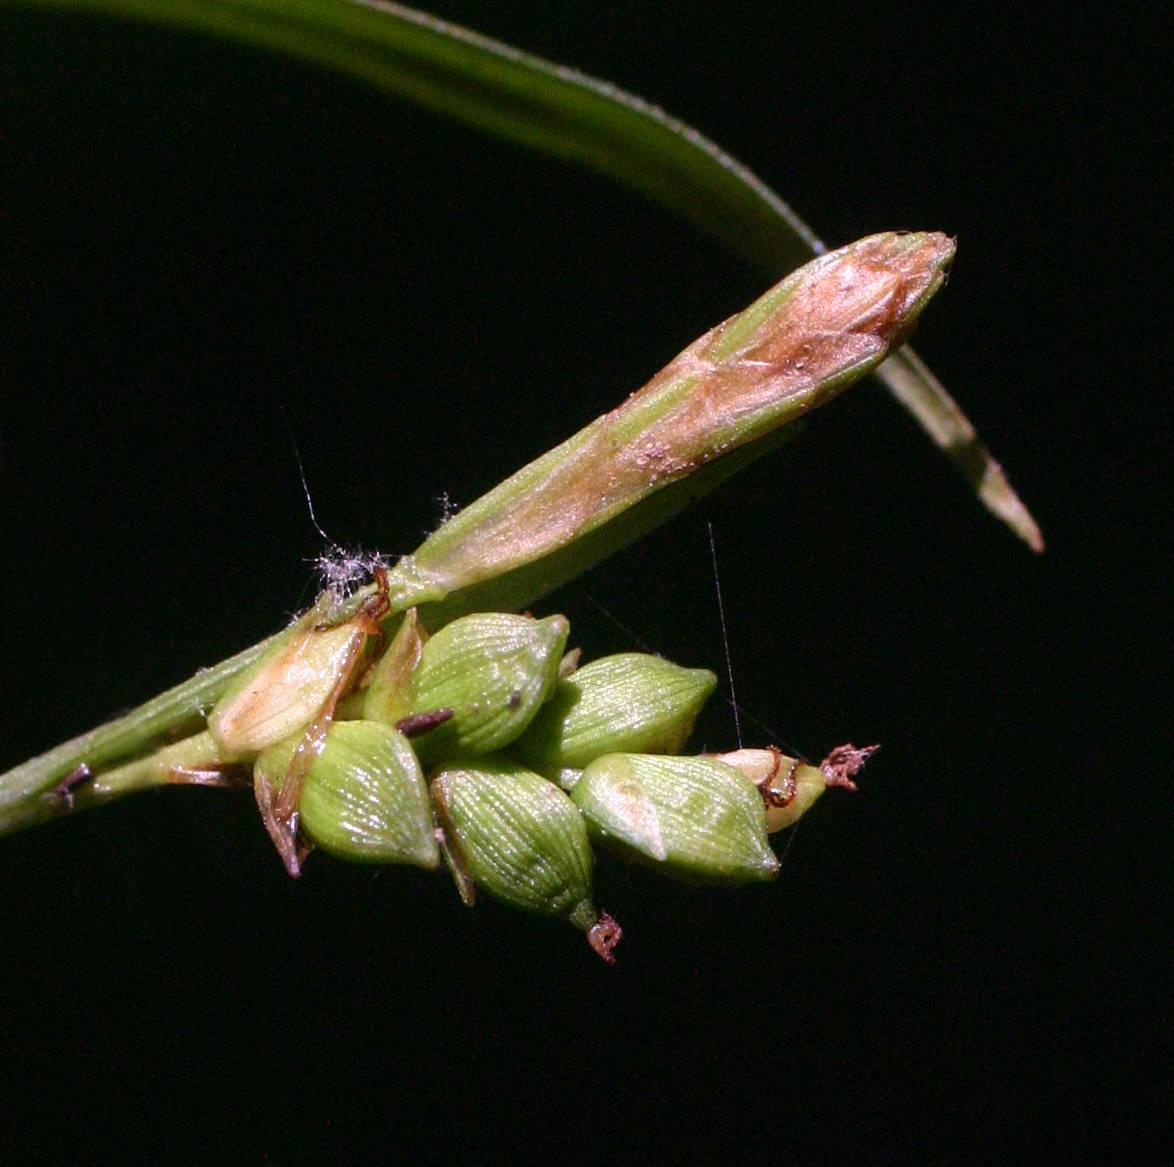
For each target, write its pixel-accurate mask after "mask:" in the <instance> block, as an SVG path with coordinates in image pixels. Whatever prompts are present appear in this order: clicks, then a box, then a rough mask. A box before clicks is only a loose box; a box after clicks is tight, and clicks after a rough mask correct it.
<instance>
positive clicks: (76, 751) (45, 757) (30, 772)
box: [0, 633, 282, 834]
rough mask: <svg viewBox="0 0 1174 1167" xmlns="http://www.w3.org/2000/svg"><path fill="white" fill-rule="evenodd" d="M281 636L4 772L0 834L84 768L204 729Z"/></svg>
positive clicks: (92, 768) (0, 780) (91, 769)
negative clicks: (21, 810)
mask: <svg viewBox="0 0 1174 1167" xmlns="http://www.w3.org/2000/svg"><path fill="white" fill-rule="evenodd" d="M277 635H278V636H280V635H282V634H281V633H278V634H277ZM276 640H277V636H271V637H268V638H267V639H266V640H262V641H261V642H260V643H259V644H254V645H253V646H252V647H251V648H246V649H245V650H244V651H243V652H238V653H237V654H236V656H233V657H229V658H228V660H225V661H221V662H220V664H218V665H214V666H213V667H212V668H210V669H204V670H203V671H201V672H199V673H197V674H196V675H195V676H194V677H192V678H191V679H190V680H187V681H184V682H183V684H181V685H176V686H175V688H174V689H168V690H167V692H165V693H161V694H160V695H159V696H158V697H153V698H152V699H151V700H150V701H147V702H146V703H145V704H143V705H140V706H139V707H138V708H137V709H132V710H131V711H130V712H129V713H126V714H124V715H123V716H122V717H119V718H116V719H115V720H114V721H109V722H107V723H106V724H105V725H101V726H99V727H98V728H97V729H92V730H90V731H89V732H88V733H83V734H81V735H79V736H78V737H75V738H71V739H70V740H69V741H67V742H62V743H61V745H59V746H56V747H54V748H53V749H51V750H49V751H48V752H47V753H44V754H41V755H40V756H39V757H36V758H33V759H31V760H30V761H28V762H25V763H23V764H22V765H20V766H17V767H15V768H14V769H12V770H9V771H8V772H7V773H6V774H2V775H0V834H3V833H5V832H6V831H8V830H9V829H15V828H14V827H10V825H9V824H10V822H11V821H12V820H11V819H10V817H9V816H10V813H16V812H13V811H11V808H13V807H16V806H17V805H18V804H19V803H21V802H22V801H24V800H27V799H30V798H36V797H38V796H39V795H42V794H45V793H47V792H50V791H52V790H53V788H54V787H56V786H58V785H59V784H60V783H62V782H64V781H65V780H66V779H68V778H69V777H70V775H72V774H74V773H75V772H76V771H78V769H79V768H80V767H85V769H86V770H87V771H88V772H89V773H90V774H96V773H98V772H99V771H100V770H101V769H102V768H103V767H106V766H109V765H111V764H112V763H114V762H118V761H121V760H122V759H124V758H128V757H131V756H133V755H135V754H141V753H143V752H144V751H146V750H148V749H150V748H151V747H152V746H155V745H157V744H158V742H159V741H160V740H161V739H162V738H165V737H174V736H176V735H178V734H182V733H190V732H191V731H193V730H195V729H199V728H200V727H201V726H202V725H203V724H204V721H205V719H206V718H207V716H208V712H209V711H210V710H211V708H212V706H213V705H215V704H216V702H217V701H218V700H219V699H220V697H221V696H222V694H223V693H224V692H225V690H226V689H227V688H228V687H229V685H230V684H231V683H232V682H233V681H234V680H235V679H236V678H237V677H239V676H240V675H241V673H243V672H244V671H245V670H246V669H248V668H250V667H251V666H252V665H254V664H255V663H256V662H257V661H258V660H260V659H261V657H262V656H264V655H265V653H266V652H268V650H269V649H270V648H271V647H272V645H273V643H274V642H275V641H276ZM50 817H51V816H50Z"/></svg>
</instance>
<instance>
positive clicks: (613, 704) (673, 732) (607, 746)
mask: <svg viewBox="0 0 1174 1167" xmlns="http://www.w3.org/2000/svg"><path fill="white" fill-rule="evenodd" d="M716 684H717V678H716V677H715V676H714V675H713V673H711V672H709V670H708V669H686V668H682V667H681V666H680V665H675V664H673V663H672V662H671V661H667V660H662V659H661V658H660V657H658V656H652V655H650V654H648V653H641V652H626V653H620V654H619V655H617V656H605V657H602V658H601V659H600V660H596V661H592V662H591V663H590V664H588V665H584V666H583V667H582V668H581V669H576V670H575V671H574V672H573V673H571V674H570V675H569V676H567V677H565V678H564V679H563V680H561V681H559V683H558V686H557V687H556V689H555V691H554V696H553V697H552V698H551V699H550V701H548V702H547V703H546V705H544V706H543V707H542V709H540V710H539V711H538V715H537V716H536V717H535V718H534V720H533V721H532V722H531V723H530V728H529V729H527V730H526V732H525V734H523V735H522V738H521V740H520V741H519V742H518V749H519V751H520V752H521V753H522V755H523V757H525V759H526V760H527V761H528V762H529V763H530V764H531V765H532V766H534V767H536V768H537V769H539V770H541V771H542V772H543V773H546V774H548V775H551V776H552V777H553V776H554V774H555V773H557V772H558V771H561V770H564V769H567V768H574V769H581V768H582V767H584V766H586V765H587V764H588V763H589V762H592V761H594V760H595V759H596V758H599V757H602V756H603V755H604V754H616V753H641V754H650V753H655V754H674V753H676V752H677V751H678V750H679V749H680V748H681V747H682V746H683V745H684V744H685V741H686V740H687V739H688V737H689V734H690V733H692V732H693V722H694V721H695V720H696V718H697V714H698V713H699V712H700V710H701V707H702V705H704V704H705V702H706V700H707V699H708V698H709V695H710V694H711V693H712V692H713V690H714V686H715V685H716Z"/></svg>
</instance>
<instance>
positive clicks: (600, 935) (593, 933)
mask: <svg viewBox="0 0 1174 1167" xmlns="http://www.w3.org/2000/svg"><path fill="white" fill-rule="evenodd" d="M623 938H624V930H623V929H622V928H621V927H620V926H619V924H617V923H616V922H615V920H613V919H612V917H611V916H609V915H608V914H607V913H606V912H600V913H599V919H598V920H596V921H595V923H594V924H592V925H591V927H590V929H588V932H587V943H588V944H590V945H591V947H592V948H594V949H595V951H596V952H598V953H599V955H600V956H601V957H602V958H603V959H604V960H605V961H606V962H607V963H608V964H615V962H616V958H615V956H614V955H613V951H614V949H615V946H616V945H617V944H619V942H620V941H621V940H622V939H623Z"/></svg>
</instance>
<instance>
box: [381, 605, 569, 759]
mask: <svg viewBox="0 0 1174 1167" xmlns="http://www.w3.org/2000/svg"><path fill="white" fill-rule="evenodd" d="M569 632H570V625H569V624H568V623H567V620H566V617H564V616H550V617H547V619H545V620H535V619H532V618H531V617H529V616H514V615H510V614H509V613H505V612H482V613H479V614H477V615H475V616H465V617H463V618H462V619H459V620H454V621H453V622H452V623H451V624H447V625H445V627H444V628H442V629H441V630H440V631H439V632H437V633H436V635H435V636H433V637H431V638H430V639H428V640H427V641H426V642H425V643H424V645H423V648H422V650H421V651H420V654H419V660H418V661H417V663H416V665H415V667H414V668H412V669H411V670H410V671H407V672H405V673H404V674H403V676H402V679H401V682H400V685H399V692H398V694H397V698H396V699H394V700H389V701H387V702H386V703H385V705H384V715H385V716H386V717H388V718H389V719H391V720H392V721H393V722H394V723H395V724H397V725H399V726H400V728H401V729H403V730H404V731H405V732H406V733H408V734H409V735H410V736H412V738H413V743H414V745H415V748H416V750H417V752H418V753H419V755H420V757H421V758H422V759H423V760H424V761H425V762H433V761H437V760H439V759H441V758H444V757H451V756H453V755H455V754H466V755H471V754H487V753H490V752H491V751H493V750H499V749H501V748H502V747H503V746H506V745H509V743H510V742H512V741H514V739H515V738H517V737H518V736H519V734H521V733H522V731H523V730H524V729H525V728H526V726H528V725H529V724H530V721H531V720H532V718H533V717H534V715H535V714H536V713H537V712H538V708H539V706H540V705H541V704H542V703H543V702H544V701H545V700H546V699H547V698H548V697H549V696H550V694H551V692H552V691H553V690H554V686H555V683H556V681H557V680H558V668H559V662H560V660H561V659H562V655H563V650H564V648H565V647H566V643H567V635H568V633H569ZM369 708H370V705H369Z"/></svg>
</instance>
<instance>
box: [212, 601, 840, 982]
mask: <svg viewBox="0 0 1174 1167" xmlns="http://www.w3.org/2000/svg"><path fill="white" fill-rule="evenodd" d="M361 619H362V615H361V614H360V615H359V616H358V617H356V620H361ZM351 628H352V624H351V623H344V624H341V625H337V626H335V627H330V628H325V627H321V626H315V625H314V624H313V623H311V622H309V621H303V622H301V623H299V624H298V625H295V626H294V627H293V628H291V629H290V631H289V634H288V635H287V637H286V638H285V639H284V640H283V641H282V642H281V643H280V644H278V645H277V646H276V647H275V648H274V649H273V650H272V651H271V652H270V654H269V655H268V656H267V657H266V658H265V659H263V660H262V661H261V662H260V663H259V664H258V665H257V666H256V667H255V669H254V670H253V671H252V672H251V673H250V674H248V675H247V676H245V677H244V678H242V679H241V681H240V682H239V683H238V684H237V685H236V686H235V687H234V689H233V690H232V691H230V692H229V693H228V694H226V695H225V696H224V697H223V698H222V699H221V701H220V702H219V704H218V705H217V707H216V708H215V710H213V712H212V714H211V716H210V717H209V720H208V728H209V731H210V733H211V735H212V737H213V738H214V739H215V742H216V746H217V754H218V756H219V757H220V758H221V759H233V760H234V761H235V762H236V763H237V764H238V765H239V764H240V763H242V762H244V761H246V760H251V764H252V766H253V780H254V785H255V789H256V791H257V797H258V802H259V804H260V806H261V810H262V814H263V816H264V817H265V819H266V823H267V826H268V827H269V829H270V833H271V834H272V835H273V836H274V841H275V842H276V843H277V844H278V848H279V850H280V851H281V852H282V854H283V856H285V857H286V859H287V864H288V865H289V866H290V869H291V871H293V872H294V873H296V872H297V871H298V870H300V863H301V860H302V859H303V858H304V856H305V853H306V850H307V848H308V846H316V847H319V848H321V849H322V850H323V851H327V852H329V853H330V854H332V855H335V856H337V857H339V858H342V859H348V860H359V861H367V862H374V863H407V864H413V865H416V866H419V867H425V868H435V867H437V866H438V865H439V862H440V858H441V856H442V855H443V857H444V859H445V861H446V863H447V865H448V868H449V870H450V871H451V872H452V875H453V877H454V878H455V880H456V883H457V887H458V889H459V891H460V894H461V896H462V898H463V899H464V900H465V902H466V903H468V904H472V903H473V899H474V894H475V889H476V887H478V886H481V887H483V888H484V889H485V890H486V891H487V892H488V893H490V894H491V895H494V896H496V897H497V898H499V899H501V900H503V901H505V902H506V903H510V904H513V905H515V906H516V907H520V908H524V909H528V910H530V911H535V912H540V913H543V914H545V915H551V916H557V917H560V918H563V919H566V920H569V921H570V922H571V923H572V924H574V925H575V926H577V927H579V928H581V929H583V930H584V931H585V932H586V933H587V935H588V938H589V940H590V941H591V944H592V947H593V948H595V950H596V951H597V952H599V953H600V955H601V956H603V957H604V958H605V959H608V960H610V959H612V957H611V951H612V948H613V947H614V946H615V943H616V942H617V941H618V940H619V937H620V930H619V928H618V926H617V925H616V924H615V922H614V920H612V918H611V917H610V916H608V915H607V914H606V913H601V912H600V911H599V910H598V909H597V908H596V906H595V903H594V895H593V870H594V856H593V851H592V848H593V846H599V847H601V848H604V849H606V850H608V851H611V852H613V853H616V854H618V855H620V856H622V857H624V858H629V859H635V860H637V861H639V862H642V863H645V864H647V865H649V866H651V867H653V868H655V869H657V870H660V871H663V872H664V873H665V874H666V875H669V876H672V877H675V878H679V879H684V880H687V881H692V882H715V883H728V884H737V883H745V882H748V881H753V880H768V879H771V878H773V877H774V876H775V875H776V874H777V872H778V860H777V859H776V857H775V855H774V853H773V851H772V850H771V848H770V845H769V843H768V841H767V835H768V833H769V832H770V831H773V830H778V829H781V828H782V827H785V826H788V825H790V824H791V823H793V822H794V821H796V820H797V819H798V817H799V816H800V815H801V814H802V813H803V812H804V811H805V810H806V809H807V808H808V807H809V806H810V805H811V804H812V803H813V802H814V801H815V799H816V798H818V796H819V795H820V794H821V793H822V792H823V790H824V789H825V787H826V786H828V785H834V784H846V783H847V782H849V781H850V773H849V772H850V771H854V769H855V767H856V766H857V765H858V764H859V762H860V760H861V756H860V755H861V753H862V752H857V753H856V754H854V755H852V758H851V759H850V760H848V762H847V763H846V764H845V757H844V756H841V757H840V759H839V761H838V762H835V761H833V762H831V763H825V765H824V766H823V767H818V766H812V765H807V764H804V763H801V762H799V761H798V760H797V759H794V758H788V757H785V756H784V755H782V754H781V753H780V751H778V750H776V749H765V750H738V751H736V752H734V753H730V754H725V755H720V756H717V755H703V756H694V757H686V756H680V754H679V751H680V750H681V748H682V747H683V746H684V744H685V742H686V740H687V739H688V737H689V734H690V732H691V731H692V728H693V723H694V721H695V719H696V717H697V714H698V712H699V711H700V709H701V707H702V705H703V704H704V703H705V701H706V699H707V698H708V697H709V696H710V694H711V693H712V692H713V690H714V686H715V683H716V678H715V677H714V675H713V674H712V673H711V672H709V671H707V670H705V669H689V668H682V667H681V666H679V665H676V664H672V663H671V662H669V661H666V660H663V659H662V658H660V657H657V656H653V655H651V654H646V653H622V654H619V655H616V656H609V657H604V658H602V659H600V660H596V661H593V662H592V663H590V664H588V665H585V666H584V667H582V668H579V667H578V653H577V652H574V651H572V652H570V653H568V652H567V651H566V643H567V636H568V633H569V630H570V626H569V624H568V622H567V620H566V619H565V618H564V617H563V616H550V617H547V618H546V619H535V618H533V617H530V616H521V615H511V614H506V613H500V612H484V613H478V614H476V615H471V616H465V617H462V618H460V619H457V620H455V621H453V622H452V623H450V624H448V625H446V626H445V627H443V628H442V629H441V630H440V631H439V632H437V633H436V634H435V635H434V636H431V637H429V636H427V635H426V633H425V632H424V630H423V628H422V627H421V625H420V623H419V621H418V620H417V618H416V612H415V610H414V609H412V610H410V611H409V612H408V613H407V614H406V616H405V618H404V619H403V621H402V623H401V624H400V625H399V628H398V630H397V631H396V633H395V635H394V637H393V638H392V639H391V642H390V644H388V645H387V646H386V648H385V649H384V650H383V651H381V652H380V653H378V654H374V653H370V654H368V655H369V656H370V657H371V659H370V661H369V662H367V663H365V664H364V662H362V661H361V660H360V661H358V662H356V661H354V660H349V659H348V654H347V652H345V651H344V649H345V648H346V647H347V645H348V643H349V642H348V638H347V633H348V629H351ZM356 663H357V664H358V666H359V667H358V669H357V670H355V665H356ZM344 669H350V670H352V673H351V676H350V678H348V680H347V684H348V687H349V689H350V691H349V692H348V693H347V694H346V695H345V696H342V697H341V698H340V700H339V701H338V702H337V704H336V707H335V709H334V715H333V716H332V717H330V718H328V719H327V721H326V724H325V725H323V726H321V731H320V732H319V731H318V729H316V726H319V719H320V716H321V715H320V710H321V708H322V704H323V701H324V700H326V699H328V698H329V695H330V693H331V692H332V691H333V692H341V686H340V684H339V682H340V680H341V679H342V678H343V670H344ZM356 676H357V677H358V678H359V679H358V680H357V681H356V680H354V677H356ZM294 782H296V784H297V791H296V794H295V795H294V796H293V797H292V798H289V799H287V803H288V813H286V814H285V815H284V816H283V815H282V813H281V811H280V806H281V794H282V791H283V788H285V787H286V786H287V784H290V783H294ZM286 793H287V794H289V791H288V790H286Z"/></svg>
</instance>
